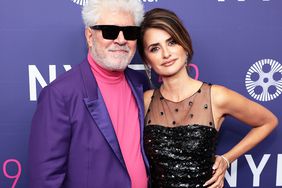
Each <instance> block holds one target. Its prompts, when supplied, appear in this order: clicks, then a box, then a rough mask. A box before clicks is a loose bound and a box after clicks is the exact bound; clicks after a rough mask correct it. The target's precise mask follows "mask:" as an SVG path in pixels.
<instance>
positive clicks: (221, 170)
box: [204, 155, 227, 188]
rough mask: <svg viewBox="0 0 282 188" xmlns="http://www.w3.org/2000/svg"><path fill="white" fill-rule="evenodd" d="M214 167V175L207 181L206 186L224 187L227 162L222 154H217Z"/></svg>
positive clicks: (211, 187)
mask: <svg viewBox="0 0 282 188" xmlns="http://www.w3.org/2000/svg"><path fill="white" fill-rule="evenodd" d="M212 168H213V176H212V177H211V179H209V180H208V181H206V183H205V184H204V186H206V187H208V188H222V187H223V186H224V175H225V172H226V170H227V163H226V161H225V160H224V159H223V158H222V157H221V156H219V155H217V156H216V158H215V162H214V165H213V167H212Z"/></svg>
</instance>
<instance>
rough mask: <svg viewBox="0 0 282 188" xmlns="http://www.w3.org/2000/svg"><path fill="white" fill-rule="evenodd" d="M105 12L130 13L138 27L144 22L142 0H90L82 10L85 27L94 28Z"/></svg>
mask: <svg viewBox="0 0 282 188" xmlns="http://www.w3.org/2000/svg"><path fill="white" fill-rule="evenodd" d="M105 10H106V11H120V10H121V11H127V12H130V13H132V15H133V16H134V21H135V25H137V26H139V25H140V23H141V22H142V20H143V15H144V7H143V4H142V2H140V0H88V3H87V4H86V5H84V7H83V8H82V19H83V22H84V24H85V27H89V26H94V25H95V24H96V23H97V21H98V19H99V18H100V16H101V14H102V13H103V12H104V11H105Z"/></svg>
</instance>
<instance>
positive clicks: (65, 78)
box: [44, 63, 83, 94]
mask: <svg viewBox="0 0 282 188" xmlns="http://www.w3.org/2000/svg"><path fill="white" fill-rule="evenodd" d="M81 65H82V63H80V64H76V65H74V66H73V67H72V68H71V69H70V70H68V71H67V72H64V73H62V74H60V75H59V76H58V77H57V78H56V79H55V80H54V81H53V82H51V83H50V84H48V85H47V86H46V87H45V88H44V90H57V91H58V92H60V93H65V94H67V93H73V91H78V90H81V89H82V88H83V79H82V73H81Z"/></svg>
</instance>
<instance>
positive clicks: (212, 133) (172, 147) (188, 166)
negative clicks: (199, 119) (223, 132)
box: [144, 125, 217, 188]
mask: <svg viewBox="0 0 282 188" xmlns="http://www.w3.org/2000/svg"><path fill="white" fill-rule="evenodd" d="M144 131H145V132H144V144H145V151H146V154H147V156H149V163H150V172H151V184H152V188H160V187H176V188H180V187H192V188H194V187H202V185H203V184H204V183H205V182H206V181H207V180H208V179H210V178H211V176H212V165H213V163H214V156H215V143H216V142H215V140H216V136H217V131H216V130H215V129H214V128H213V127H208V126H202V125H187V126H179V127H174V128H170V127H163V126H160V125H149V126H146V127H145V130H144Z"/></svg>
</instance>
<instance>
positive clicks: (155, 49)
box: [150, 47, 158, 53]
mask: <svg viewBox="0 0 282 188" xmlns="http://www.w3.org/2000/svg"><path fill="white" fill-rule="evenodd" d="M157 51H158V48H157V47H154V48H151V49H150V52H153V53H154V52H157Z"/></svg>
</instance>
